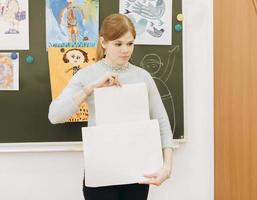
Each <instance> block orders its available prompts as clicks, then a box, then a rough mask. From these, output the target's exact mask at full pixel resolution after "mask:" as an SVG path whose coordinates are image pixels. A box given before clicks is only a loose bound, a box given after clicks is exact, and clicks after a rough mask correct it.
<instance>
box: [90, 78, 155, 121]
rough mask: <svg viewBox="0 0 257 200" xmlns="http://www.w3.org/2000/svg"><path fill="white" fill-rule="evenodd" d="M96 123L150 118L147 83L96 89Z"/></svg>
mask: <svg viewBox="0 0 257 200" xmlns="http://www.w3.org/2000/svg"><path fill="white" fill-rule="evenodd" d="M94 95H95V117H96V118H95V120H96V125H97V126H98V125H102V124H110V123H115V124H118V123H120V122H131V121H140V120H150V117H149V103H148V94H147V87H146V85H145V83H137V84H127V85H123V86H122V87H116V86H113V87H104V88H97V89H95V90H94Z"/></svg>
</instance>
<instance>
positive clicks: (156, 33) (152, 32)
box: [146, 27, 164, 38]
mask: <svg viewBox="0 0 257 200" xmlns="http://www.w3.org/2000/svg"><path fill="white" fill-rule="evenodd" d="M146 31H147V33H149V34H150V35H151V36H153V37H157V38H158V37H161V36H162V34H163V33H164V29H163V28H161V29H160V30H158V29H157V28H156V27H153V30H150V29H148V30H146Z"/></svg>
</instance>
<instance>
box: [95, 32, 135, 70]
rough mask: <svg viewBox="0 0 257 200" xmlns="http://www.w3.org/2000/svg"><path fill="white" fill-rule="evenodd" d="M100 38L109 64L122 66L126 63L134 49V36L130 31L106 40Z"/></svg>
mask: <svg viewBox="0 0 257 200" xmlns="http://www.w3.org/2000/svg"><path fill="white" fill-rule="evenodd" d="M100 40H101V44H102V47H103V48H104V49H105V55H106V57H105V58H106V60H107V61H108V62H109V63H110V64H112V65H114V66H123V65H125V64H127V63H128V60H129V59H130V57H131V54H132V53H133V50H134V37H133V35H132V33H131V32H127V33H126V34H124V35H123V36H121V37H120V38H118V39H116V40H112V41H108V42H107V41H105V40H104V38H103V37H101V38H100Z"/></svg>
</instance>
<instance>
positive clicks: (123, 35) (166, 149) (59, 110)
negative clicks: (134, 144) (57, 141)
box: [49, 14, 172, 200]
mask: <svg viewBox="0 0 257 200" xmlns="http://www.w3.org/2000/svg"><path fill="white" fill-rule="evenodd" d="M135 38H136V32H135V28H134V26H133V24H132V22H131V21H130V19H129V18H128V17H126V16H125V15H121V14H112V15H110V16H108V17H106V18H105V19H104V21H103V23H102V26H101V30H100V38H99V41H98V46H97V62H96V63H95V64H92V65H90V66H88V67H86V68H83V69H81V70H79V71H78V72H77V73H76V74H75V75H74V76H73V77H72V79H71V81H70V82H69V84H68V85H67V87H66V88H65V89H64V90H63V92H62V93H61V95H60V96H59V97H57V98H56V99H55V100H54V101H53V102H52V103H51V105H50V108H49V120H50V121H51V123H53V124H55V123H64V122H65V121H66V120H67V119H68V118H69V117H70V116H72V115H73V114H74V113H76V112H77V111H78V110H79V105H80V104H81V103H82V102H84V101H87V103H88V106H89V121H88V126H94V125H95V111H94V98H93V95H92V93H93V90H94V88H98V87H109V86H121V85H122V84H132V83H139V82H144V83H145V84H146V85H147V89H148V96H149V109H150V115H151V116H150V117H151V119H158V121H159V125H160V132H161V142H162V148H163V158H164V164H163V167H162V168H161V169H160V170H158V171H157V172H155V173H152V174H145V177H147V178H148V179H147V181H144V182H141V183H135V184H127V185H115V186H106V187H95V188H92V187H87V186H83V192H84V197H85V199H86V200H126V199H128V200H132V199H133V200H146V199H147V195H148V190H149V184H152V185H160V184H161V183H162V182H164V181H165V180H166V179H168V178H169V177H170V174H171V164H172V132H171V127H170V124H169V119H168V116H167V113H166V111H165V108H164V106H163V103H162V100H161V97H160V95H159V92H158V89H157V87H156V85H155V83H154V81H153V79H152V77H151V75H150V74H149V73H148V72H147V71H145V70H144V69H142V68H139V67H137V66H135V65H132V64H130V63H129V62H128V60H129V59H130V57H131V54H132V52H133V49H134V40H135ZM85 173H86V172H85Z"/></svg>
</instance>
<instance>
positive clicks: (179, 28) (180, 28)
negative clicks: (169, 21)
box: [175, 24, 182, 32]
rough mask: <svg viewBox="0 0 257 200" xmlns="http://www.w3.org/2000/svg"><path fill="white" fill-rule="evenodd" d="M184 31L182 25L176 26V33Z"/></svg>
mask: <svg viewBox="0 0 257 200" xmlns="http://www.w3.org/2000/svg"><path fill="white" fill-rule="evenodd" d="M181 30H182V25H181V24H176V25H175V31H176V32H180V31H181Z"/></svg>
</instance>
